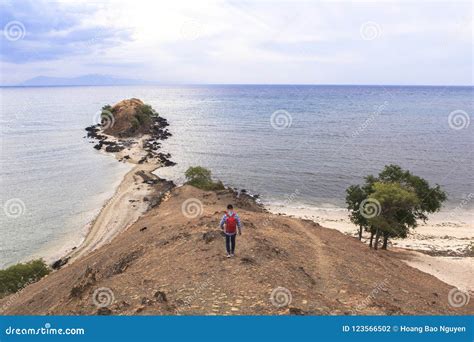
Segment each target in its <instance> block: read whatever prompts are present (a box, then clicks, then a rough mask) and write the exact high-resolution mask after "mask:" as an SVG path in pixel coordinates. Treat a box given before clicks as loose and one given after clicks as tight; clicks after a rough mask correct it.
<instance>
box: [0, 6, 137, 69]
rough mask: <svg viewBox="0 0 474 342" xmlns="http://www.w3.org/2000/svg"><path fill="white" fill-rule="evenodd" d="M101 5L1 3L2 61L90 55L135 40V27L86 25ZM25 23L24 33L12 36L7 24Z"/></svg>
mask: <svg viewBox="0 0 474 342" xmlns="http://www.w3.org/2000/svg"><path fill="white" fill-rule="evenodd" d="M97 11H98V7H95V6H91V5H88V6H77V4H74V3H71V4H67V5H65V4H64V3H60V2H50V1H21V0H20V1H15V2H3V3H2V5H1V7H0V17H1V18H2V19H1V22H0V25H1V27H3V28H4V32H3V34H2V36H1V39H2V41H1V44H2V48H1V54H0V58H1V59H2V61H6V62H10V63H27V62H36V61H45V60H56V59H60V58H62V57H67V56H77V55H87V54H90V53H94V52H97V51H101V50H105V49H108V48H111V47H114V46H118V45H120V44H123V43H124V42H127V41H130V40H131V34H132V31H131V30H130V29H126V28H114V27H106V26H102V25H99V24H96V23H89V24H88V25H84V18H87V17H90V16H92V15H94V14H95V13H97ZM11 23H18V24H17V25H21V27H20V29H22V30H24V33H23V34H24V36H23V37H22V38H21V39H9V37H8V32H5V31H6V30H5V29H6V28H7V27H8V25H9V24H11Z"/></svg>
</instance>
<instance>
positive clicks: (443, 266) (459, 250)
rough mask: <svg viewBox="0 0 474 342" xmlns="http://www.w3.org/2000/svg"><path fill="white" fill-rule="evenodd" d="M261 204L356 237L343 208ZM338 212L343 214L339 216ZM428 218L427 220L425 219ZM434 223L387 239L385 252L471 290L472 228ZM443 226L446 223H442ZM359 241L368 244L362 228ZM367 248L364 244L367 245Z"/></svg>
mask: <svg viewBox="0 0 474 342" xmlns="http://www.w3.org/2000/svg"><path fill="white" fill-rule="evenodd" d="M265 208H266V209H267V210H269V211H270V212H272V213H274V214H280V215H286V216H289V217H298V218H301V219H308V220H311V221H314V222H316V223H318V224H320V225H321V226H323V227H325V228H328V229H334V230H337V231H340V232H341V233H343V234H345V235H348V236H351V237H354V238H356V239H357V227H356V226H355V225H354V224H352V223H351V222H350V221H349V219H348V218H347V214H346V211H345V210H337V212H338V213H339V215H337V216H336V217H331V218H330V217H328V216H326V217H324V216H322V215H321V213H319V216H318V215H314V214H315V212H314V211H312V210H311V209H310V208H307V209H306V210H301V209H295V210H291V209H290V210H288V208H286V209H287V210H282V207H281V206H275V205H271V204H267V205H265ZM321 211H326V212H327V210H326V209H321ZM340 213H343V215H345V216H346V218H345V219H344V218H342V217H341V215H340ZM428 222H429V221H428ZM436 229H439V227H438V225H420V226H418V227H417V228H416V232H415V233H410V235H409V236H408V237H407V238H406V239H395V241H392V242H391V243H390V242H389V248H388V252H391V253H393V255H394V256H395V257H397V258H399V259H400V260H402V261H403V262H404V263H405V264H407V265H408V266H411V267H414V268H416V269H418V270H420V271H422V272H425V273H428V274H431V275H433V276H435V277H436V278H438V279H439V280H441V281H443V282H445V283H447V284H449V285H452V286H456V287H457V288H459V289H462V290H464V291H470V292H474V280H473V279H472V277H471V276H470V275H471V274H474V256H472V251H470V252H467V249H468V248H472V247H471V245H472V241H473V239H474V232H473V231H472V229H471V228H469V227H468V226H466V227H465V229H463V230H461V231H456V229H458V228H456V227H450V232H449V233H450V234H451V235H446V233H445V232H443V233H441V232H439V231H436ZM444 229H446V227H444ZM362 242H363V243H366V244H368V234H367V233H366V232H364V234H363V237H362ZM367 248H368V247H367Z"/></svg>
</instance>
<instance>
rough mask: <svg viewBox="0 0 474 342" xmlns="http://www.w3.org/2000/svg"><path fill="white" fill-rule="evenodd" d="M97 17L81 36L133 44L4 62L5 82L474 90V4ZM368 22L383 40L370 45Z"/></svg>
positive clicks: (127, 10) (102, 7)
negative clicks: (126, 34)
mask: <svg viewBox="0 0 474 342" xmlns="http://www.w3.org/2000/svg"><path fill="white" fill-rule="evenodd" d="M47 4H48V3H46V4H45V5H44V6H48V5H47ZM61 6H62V7H63V8H66V9H68V8H69V11H71V10H78V7H77V6H78V4H77V3H76V2H65V3H62V4H61ZM71 6H72V7H71ZM93 9H94V10H93V11H90V8H87V10H85V9H81V12H82V11H83V12H84V15H83V16H82V17H81V20H80V25H79V26H78V27H80V28H81V29H87V28H88V27H104V28H107V29H112V30H119V29H127V30H130V37H131V40H130V41H128V40H125V41H123V42H122V43H121V44H114V45H113V46H100V45H98V46H97V48H96V49H95V50H93V51H91V53H89V54H87V55H81V56H79V55H66V56H58V58H57V59H56V60H55V62H54V64H52V63H51V62H49V61H44V62H42V61H36V62H31V63H27V64H23V65H21V66H16V65H14V64H12V63H8V64H7V63H5V62H3V63H2V69H3V70H4V71H5V70H6V71H7V73H8V75H7V76H6V77H5V80H4V81H8V80H20V79H19V78H20V77H25V76H27V75H28V77H33V76H36V75H38V74H40V73H41V74H44V72H39V71H40V70H43V71H44V70H45V69H46V70H50V73H49V74H51V75H53V74H54V75H55V76H60V75H65V76H74V75H77V74H78V73H109V74H110V73H113V74H115V75H117V76H122V77H140V78H145V79H149V80H156V81H163V82H177V83H180V82H183V83H201V82H206V83H209V82H210V83H361V84H366V83H383V84H390V83H391V84H394V83H397V84H400V83H403V84H443V83H446V84H469V83H472V79H471V75H472V63H471V62H472V51H471V45H472V17H469V16H468V15H467V14H469V13H471V9H472V4H471V3H470V2H463V3H459V2H458V3H452V2H449V1H436V2H432V1H430V2H408V1H399V2H396V3H395V2H391V1H390V2H386V1H384V2H362V1H351V2H350V1H333V2H329V1H325V2H318V3H316V2H313V1H257V2H242V1H227V2H222V1H205V2H201V1H173V2H167V1H110V2H100V3H95V7H94V8H93ZM369 21H370V22H375V23H377V25H378V26H379V27H380V33H379V35H378V36H377V37H376V39H373V40H364V39H363V38H362V37H361V34H360V28H361V25H363V24H364V23H365V22H369ZM75 29H76V27H70V28H65V29H63V30H58V31H51V32H50V35H57V36H62V37H68V36H70V35H72V34H73V33H74V32H72V31H74V30H75ZM38 43H39V44H41V42H38ZM98 59H100V62H101V63H100V64H99V63H97V61H98ZM124 65H128V66H127V67H124ZM7 67H8V69H7Z"/></svg>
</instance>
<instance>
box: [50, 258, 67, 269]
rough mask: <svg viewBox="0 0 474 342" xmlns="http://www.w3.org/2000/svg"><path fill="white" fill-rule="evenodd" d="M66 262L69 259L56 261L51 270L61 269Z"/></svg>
mask: <svg viewBox="0 0 474 342" xmlns="http://www.w3.org/2000/svg"><path fill="white" fill-rule="evenodd" d="M68 261H69V257H67V258H62V259H59V260H56V261H55V262H53V264H52V265H51V268H52V269H53V270H59V269H60V268H61V267H63V266H64V265H66V264H67V263H68Z"/></svg>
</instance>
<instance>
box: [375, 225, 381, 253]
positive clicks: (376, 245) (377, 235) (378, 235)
mask: <svg viewBox="0 0 474 342" xmlns="http://www.w3.org/2000/svg"><path fill="white" fill-rule="evenodd" d="M379 238H380V232H379V229H378V228H377V230H376V231H375V243H374V249H376V250H377V249H379Z"/></svg>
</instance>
